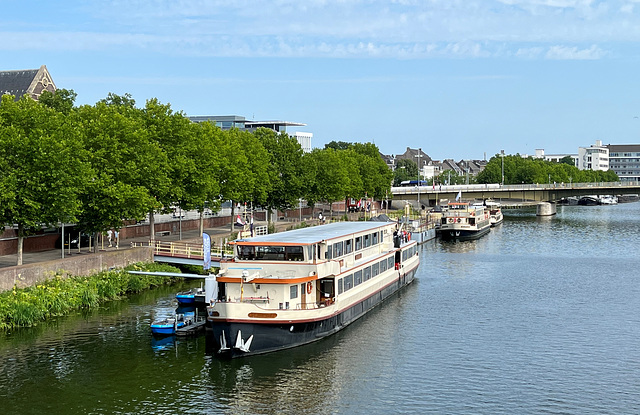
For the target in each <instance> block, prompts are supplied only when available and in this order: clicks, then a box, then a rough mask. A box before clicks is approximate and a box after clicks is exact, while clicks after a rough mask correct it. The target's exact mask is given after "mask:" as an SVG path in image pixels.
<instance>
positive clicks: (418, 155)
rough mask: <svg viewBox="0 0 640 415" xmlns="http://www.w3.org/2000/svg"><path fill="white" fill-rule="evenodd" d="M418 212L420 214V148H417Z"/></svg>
mask: <svg viewBox="0 0 640 415" xmlns="http://www.w3.org/2000/svg"><path fill="white" fill-rule="evenodd" d="M416 157H417V158H418V212H420V157H422V147H420V148H418V154H416Z"/></svg>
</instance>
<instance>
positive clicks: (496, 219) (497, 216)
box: [484, 200, 504, 226]
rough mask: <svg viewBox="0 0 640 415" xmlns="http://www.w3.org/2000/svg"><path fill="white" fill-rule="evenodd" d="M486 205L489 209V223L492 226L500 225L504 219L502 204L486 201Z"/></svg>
mask: <svg viewBox="0 0 640 415" xmlns="http://www.w3.org/2000/svg"><path fill="white" fill-rule="evenodd" d="M484 204H485V206H487V207H488V208H489V221H490V222H491V226H498V225H500V224H501V223H502V220H503V219H504V216H503V215H502V209H501V208H500V203H498V202H495V201H493V200H485V202H484Z"/></svg>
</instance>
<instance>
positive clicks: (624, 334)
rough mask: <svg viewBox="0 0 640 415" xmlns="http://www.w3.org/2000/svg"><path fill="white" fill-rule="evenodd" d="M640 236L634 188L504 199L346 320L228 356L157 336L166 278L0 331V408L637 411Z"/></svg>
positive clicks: (167, 297)
mask: <svg viewBox="0 0 640 415" xmlns="http://www.w3.org/2000/svg"><path fill="white" fill-rule="evenodd" d="M639 249H640V203H633V204H625V205H618V206H597V207H582V206H576V207H573V206H571V207H559V208H558V215H557V216H555V217H553V218H536V217H535V216H533V215H532V214H528V213H527V214H525V213H520V214H518V213H507V216H506V219H505V222H504V224H503V225H502V226H500V227H498V228H494V229H493V230H492V232H491V233H490V234H489V235H487V236H485V237H483V238H481V239H480V240H477V241H469V242H462V243H445V242H440V241H433V242H429V243H427V244H425V245H423V247H422V248H421V260H422V263H421V265H420V269H419V271H418V274H417V278H418V280H417V281H416V282H415V284H412V285H411V286H409V287H407V288H406V289H405V290H403V291H402V292H401V293H399V294H398V295H396V296H394V297H393V298H391V299H390V300H389V301H387V302H386V303H384V304H383V305H382V306H380V307H377V308H376V309H375V310H373V311H372V312H370V313H369V314H368V315H367V316H365V317H364V318H363V319H360V320H359V321H358V322H356V323H354V324H353V325H351V326H350V327H348V328H347V329H345V330H343V331H342V332H340V333H338V334H336V335H334V336H332V337H330V338H328V339H325V340H322V341H319V342H317V343H315V344H312V345H309V346H303V347H299V348H296V349H293V350H288V351H283V352H279V353H274V354H270V355H265V356H256V357H252V358H247V359H237V360H233V361H220V360H218V359H216V358H215V357H214V356H213V353H212V352H211V351H210V350H208V347H207V340H206V338H205V337H204V336H201V337H198V338H185V339H183V338H178V339H173V338H168V339H165V340H163V341H158V340H155V339H153V338H152V336H151V332H150V329H149V323H150V322H151V320H153V319H154V318H155V317H157V316H161V315H169V314H170V313H171V312H172V310H173V309H174V308H175V305H174V301H175V300H174V299H173V295H174V294H175V292H176V291H178V289H179V287H163V288H161V289H158V290H155V291H152V292H147V293H144V294H142V295H139V296H135V297H132V298H129V299H127V300H124V301H118V302H113V303H111V304H109V305H108V306H106V307H104V308H102V309H100V310H97V311H92V312H91V313H89V314H85V315H74V316H70V317H65V318H61V319H58V320H56V321H54V322H51V323H46V324H42V325H40V326H38V327H35V328H30V329H23V330H15V331H12V332H10V333H4V334H2V335H0V414H7V415H8V414H140V413H143V414H178V413H194V414H221V413H224V414H237V413H246V414H278V413H287V414H352V413H358V414H390V413H404V414H414V413H415V414H424V413H432V414H540V413H550V414H637V413H640V346H639V345H640V253H639V252H638V251H639Z"/></svg>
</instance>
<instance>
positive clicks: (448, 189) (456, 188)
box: [391, 181, 640, 195]
mask: <svg viewBox="0 0 640 415" xmlns="http://www.w3.org/2000/svg"><path fill="white" fill-rule="evenodd" d="M638 186H640V182H631V181H624V182H595V183H571V182H570V183H550V184H549V183H534V184H509V185H504V186H502V185H500V184H498V183H488V184H459V185H444V186H433V185H432V186H420V187H418V186H406V187H405V186H403V187H392V188H391V193H392V194H394V195H402V194H416V193H417V192H418V191H419V192H420V193H425V194H427V193H453V192H463V193H464V192H478V191H483V190H493V191H523V190H525V191H526V190H554V189H585V188H593V189H594V190H596V189H600V188H607V189H611V188H619V189H621V190H623V189H624V188H625V187H630V188H637V187H638Z"/></svg>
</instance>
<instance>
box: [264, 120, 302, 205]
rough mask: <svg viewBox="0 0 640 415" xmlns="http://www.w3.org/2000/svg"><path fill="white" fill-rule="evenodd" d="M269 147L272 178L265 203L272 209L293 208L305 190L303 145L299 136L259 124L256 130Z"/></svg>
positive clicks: (266, 146) (270, 174) (265, 146)
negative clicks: (298, 138) (260, 126)
mask: <svg viewBox="0 0 640 415" xmlns="http://www.w3.org/2000/svg"><path fill="white" fill-rule="evenodd" d="M254 135H255V136H256V138H258V141H259V142H260V143H261V144H262V146H263V147H264V148H265V149H266V151H267V153H268V160H269V182H270V186H269V188H268V191H267V195H266V199H265V200H264V203H263V206H265V207H267V208H269V209H280V210H285V209H290V208H291V207H293V206H295V205H297V204H298V200H299V198H301V197H302V195H303V193H304V182H303V177H304V176H303V173H302V172H303V168H304V166H303V165H302V155H303V151H302V147H301V146H300V143H298V140H296V138H295V137H291V136H289V135H288V134H286V133H280V134H278V133H276V132H275V131H273V130H270V129H267V128H259V129H258V130H256V132H255V133H254Z"/></svg>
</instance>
